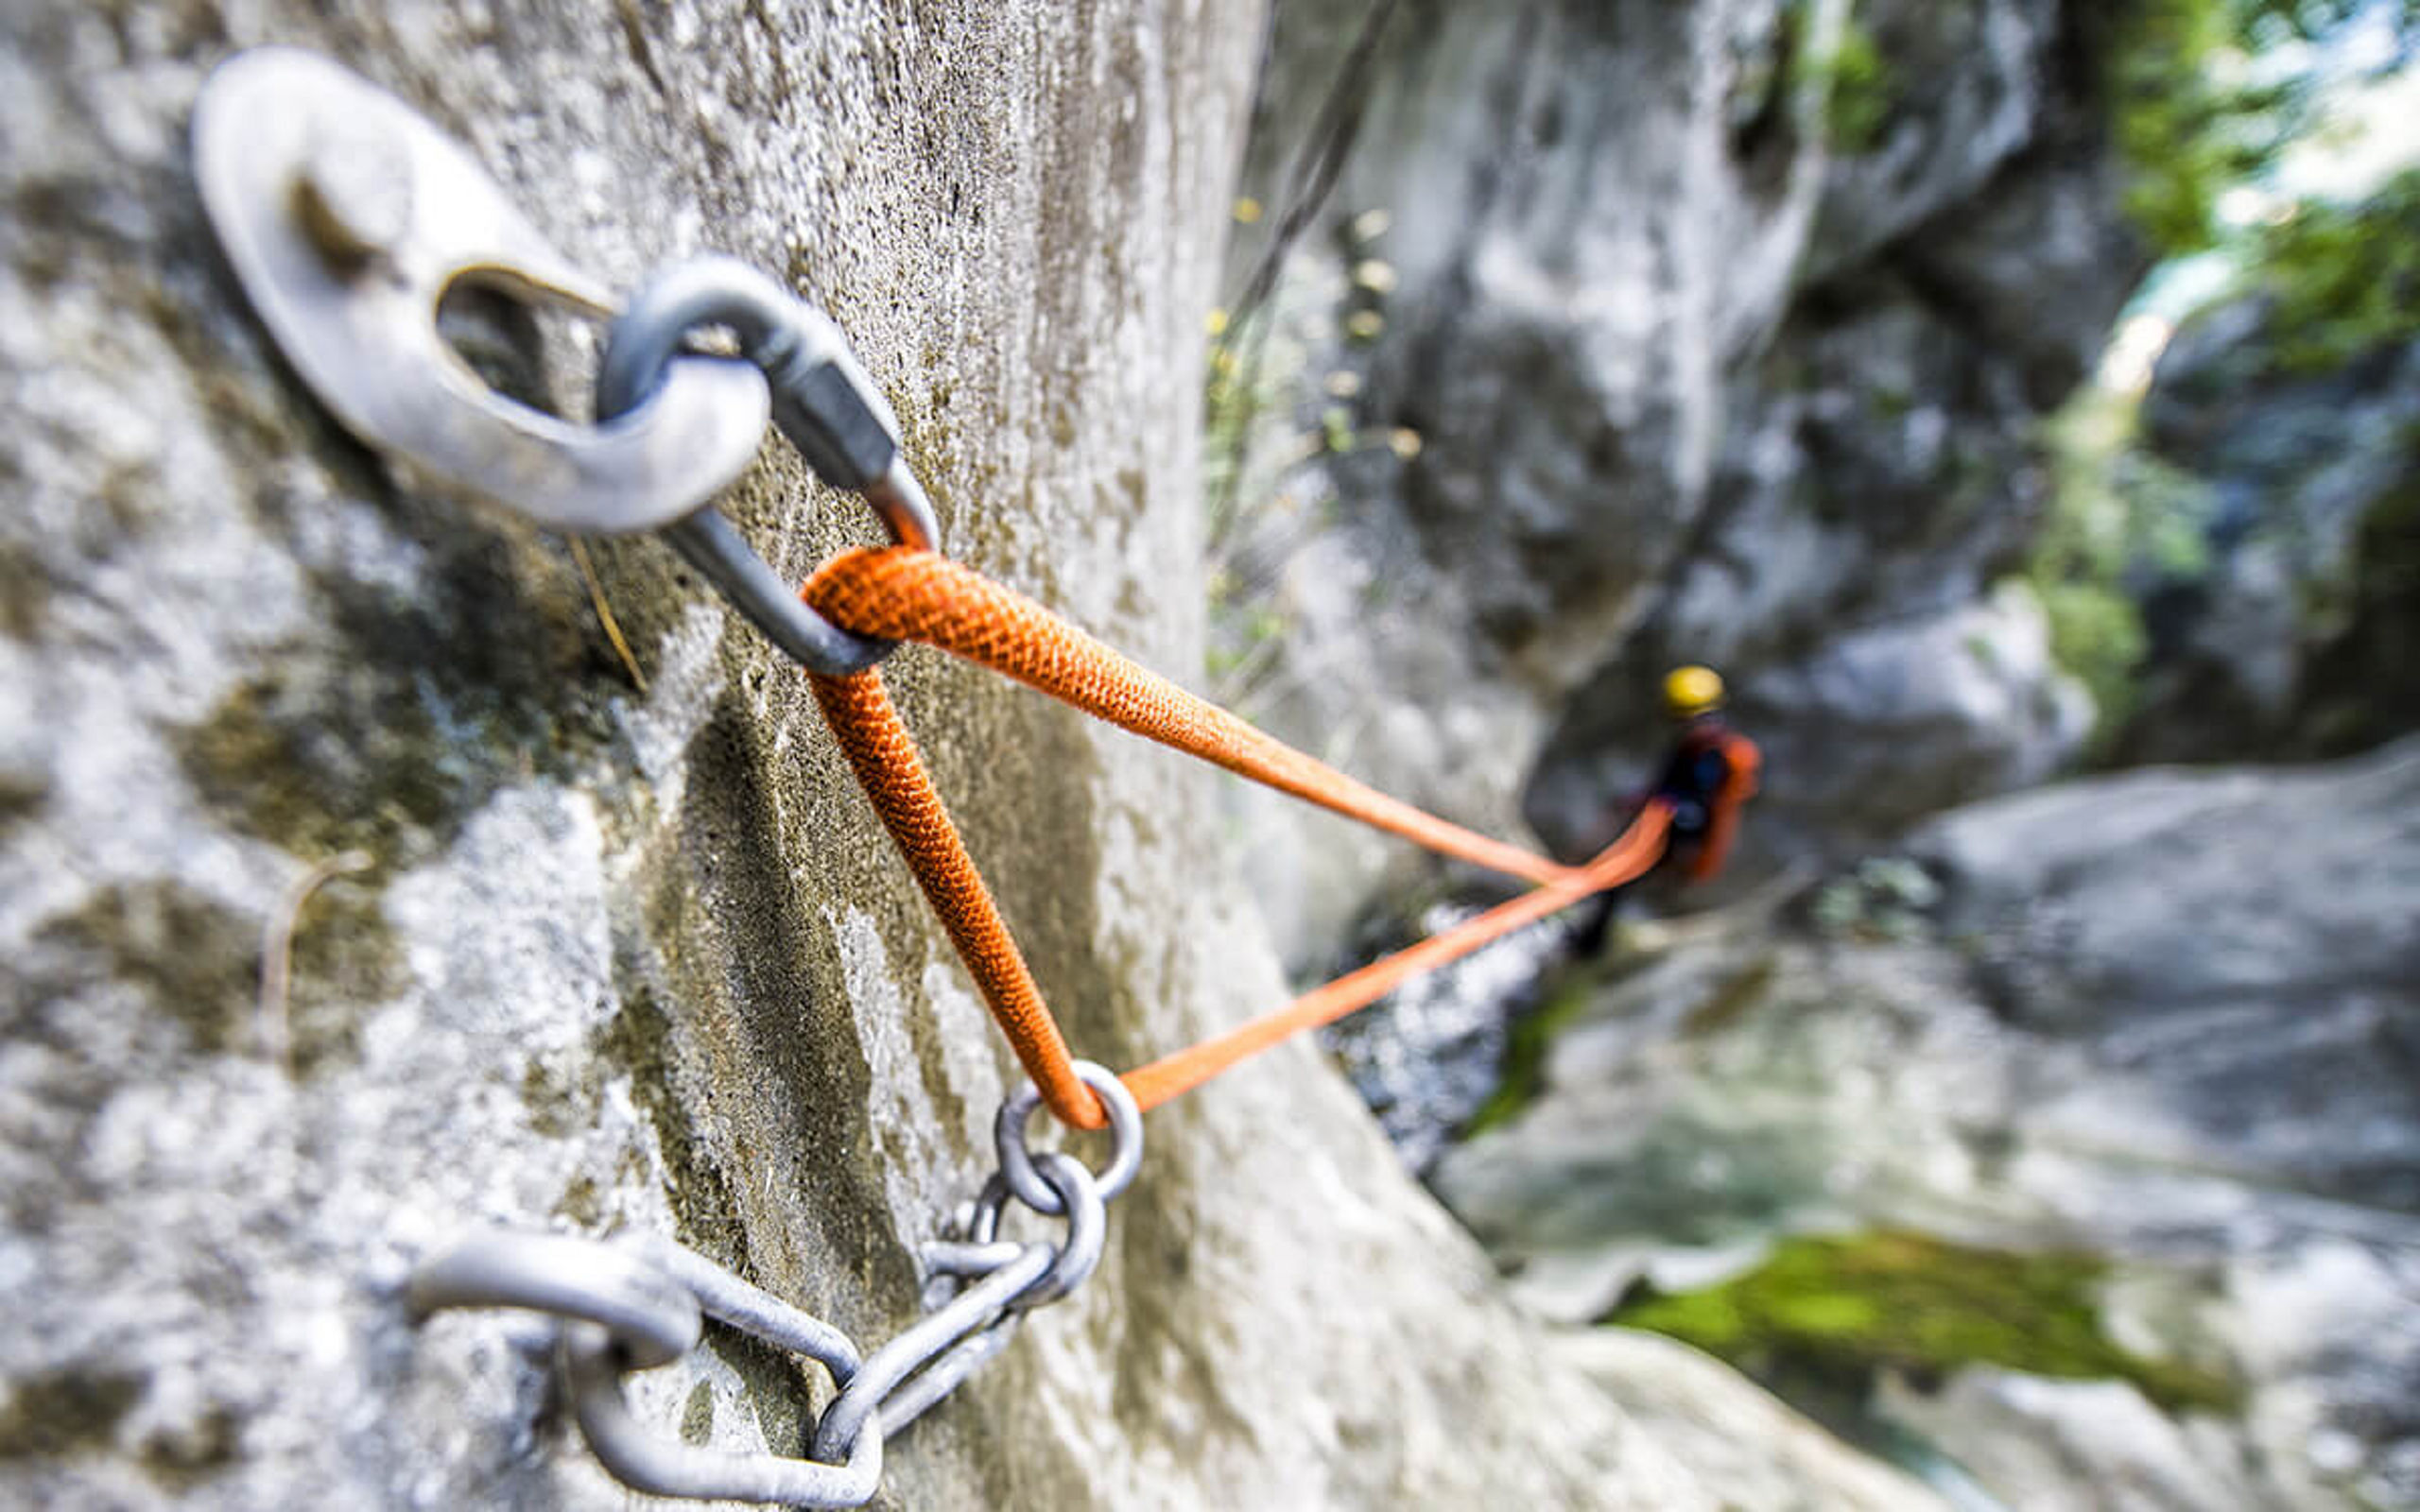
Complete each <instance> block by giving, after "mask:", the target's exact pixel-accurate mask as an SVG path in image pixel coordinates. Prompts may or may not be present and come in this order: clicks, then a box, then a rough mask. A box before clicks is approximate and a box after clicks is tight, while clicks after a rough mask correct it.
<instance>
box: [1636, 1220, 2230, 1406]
mask: <svg viewBox="0 0 2420 1512" xmlns="http://www.w3.org/2000/svg"><path fill="white" fill-rule="evenodd" d="M2107 1271H2108V1266H2107V1263H2105V1262H2103V1261H2101V1260H2100V1259H2097V1258H2095V1257H2092V1256H2088V1255H2079V1254H2064V1253H2057V1252H2045V1253H2031V1254H2016V1253H2008V1252H2004V1251H1998V1250H1989V1249H1977V1248H1970V1247H1967V1246H1961V1245H1954V1244H1949V1243H1946V1242H1945V1241H1943V1240H1939V1239H1933V1238H1929V1237H1927V1236H1925V1235H1921V1234H1913V1233H1902V1232H1892V1231H1887V1230H1877V1231H1874V1232H1868V1233H1862V1234H1856V1235H1851V1236H1847V1237H1841V1238H1796V1239H1788V1240H1784V1241H1782V1242H1781V1243H1780V1244H1779V1245H1777V1246H1774V1248H1773V1250H1772V1254H1771V1255H1770V1256H1769V1257H1768V1258H1767V1259H1766V1261H1765V1263H1763V1264H1761V1265H1759V1266H1757V1267H1756V1268H1755V1270H1752V1271H1749V1272H1748V1273H1746V1274H1745V1275H1742V1276H1739V1277H1737V1278H1735V1279H1733V1280H1728V1281H1725V1282H1723V1283H1722V1284H1721V1285H1720V1286H1714V1287H1710V1288H1708V1289H1706V1290H1704V1291H1701V1292H1692V1293H1687V1294H1684V1295H1679V1296H1659V1295H1654V1294H1652V1293H1649V1294H1647V1295H1644V1296H1638V1297H1633V1298H1632V1299H1630V1300H1627V1301H1625V1302H1624V1303H1623V1304H1622V1305H1621V1306H1620V1307H1617V1308H1616V1309H1615V1310H1614V1312H1613V1313H1612V1314H1608V1315H1607V1317H1606V1318H1605V1319H1604V1320H1603V1321H1605V1322H1609V1323H1617V1324H1620V1325H1622V1326H1623V1327H1626V1328H1636V1329H1646V1330H1650V1331H1651V1332H1657V1333H1664V1334H1668V1335H1670V1336H1671V1337H1673V1338H1676V1339H1680V1340H1682V1341H1684V1342H1685V1343H1688V1344H1693V1345H1695V1346H1697V1347H1698V1348H1699V1349H1704V1350H1705V1351H1707V1352H1708V1353H1710V1354H1714V1355H1718V1356H1720V1357H1721V1358H1722V1359H1724V1360H1728V1361H1730V1362H1731V1363H1732V1364H1734V1365H1736V1366H1739V1367H1740V1368H1741V1369H1743V1370H1745V1371H1747V1372H1748V1373H1749V1374H1751V1375H1754V1376H1755V1377H1757V1378H1758V1379H1760V1380H1762V1381H1765V1382H1766V1383H1776V1382H1784V1381H1788V1382H1813V1383H1818V1384H1820V1385H1822V1386H1825V1387H1829V1388H1831V1389H1834V1390H1836V1391H1843V1392H1852V1393H1855V1394H1858V1395H1860V1396H1861V1395H1862V1394H1863V1391H1864V1388H1865V1387H1866V1386H1867V1385H1868V1384H1869V1383H1871V1382H1872V1381H1873V1380H1874V1379H1875V1378H1876V1376H1877V1375H1879V1374H1881V1373H1882V1372H1884V1371H1886V1370H1887V1371H1893V1372H1895V1373H1897V1374H1900V1375H1902V1376H1905V1377H1908V1378H1909V1379H1910V1380H1912V1381H1914V1382H1916V1383H1927V1382H1935V1381H1939V1380H1942V1379H1944V1378H1945V1377H1946V1376H1948V1375H1949V1374H1951V1373H1952V1372H1954V1371H1956V1370H1958V1369H1959V1368H1961V1367H1962V1366H1976V1365H1991V1366H2000V1367H2002V1368H2005V1369H2010V1370H2019V1371H2024V1372H2026V1373H2028V1374H2031V1375H2041V1376H2053V1377H2062V1378H2067V1379H2076V1380H2110V1379H2115V1380H2122V1381H2128V1382H2132V1383H2134V1384H2135V1386H2136V1387H2137V1388H2138V1389H2139V1390H2141V1392H2142V1393H2143V1395H2144V1396H2146V1397H2148V1398H2149V1399H2151V1400H2152V1401H2154V1402H2156V1403H2158V1404H2159V1405H2160V1406H2162V1407H2164V1408H2167V1409H2168V1410H2169V1411H2172V1412H2174V1411H2186V1410H2198V1411H2212V1412H2232V1411H2234V1410H2235V1409H2236V1407H2237V1406H2238V1398H2239V1391H2238V1387H2237V1385H2236V1384H2235V1383H2233V1382H2231V1381H2227V1380H2225V1379H2222V1378H2221V1377H2219V1376H2216V1375H2214V1374H2211V1373H2210V1372H2208V1371H2205V1370H2202V1369H2197V1368H2194V1367H2192V1366H2183V1365H2177V1364H2173V1363H2170V1362H2166V1361H2157V1360H2147V1359H2145V1358H2143V1357H2141V1356H2140V1355H2136V1354H2133V1353H2131V1352H2129V1351H2127V1350H2125V1349H2120V1348H2119V1347H2118V1345H2117V1344H2115V1343H2114V1342H2112V1341H2111V1340H2110V1338H2109V1336H2108V1334H2107V1333H2106V1332H2104V1331H2103V1330H2102V1327H2101V1323H2100V1307H2099V1303H2098V1301H2097V1298H2096V1294H2097V1292H2098V1289H2099V1286H2100V1281H2101V1280H2102V1279H2103V1277H2104V1276H2105V1275H2106V1274H2107Z"/></svg>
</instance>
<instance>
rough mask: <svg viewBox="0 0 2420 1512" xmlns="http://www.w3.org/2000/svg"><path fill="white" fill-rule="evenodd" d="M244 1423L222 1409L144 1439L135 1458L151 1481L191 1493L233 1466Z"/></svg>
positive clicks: (210, 1411) (204, 1413) (227, 1410)
mask: <svg viewBox="0 0 2420 1512" xmlns="http://www.w3.org/2000/svg"><path fill="white" fill-rule="evenodd" d="M242 1441H243V1423H242V1422H241V1420H240V1419H238V1418H237V1417H236V1416H235V1414H234V1413H233V1411H231V1410H230V1409H228V1408H226V1407H224V1406H214V1407H211V1408H209V1409H207V1410H206V1411H204V1412H203V1413H202V1414H201V1415H200V1416H199V1417H196V1418H195V1419H194V1420H193V1421H192V1422H190V1423H186V1424H183V1425H181V1426H179V1427H176V1428H173V1429H164V1430H161V1431H159V1432H155V1433H152V1434H149V1435H146V1436H145V1437H144V1440H143V1443H142V1445H141V1447H140V1449H139V1450H138V1451H137V1457H138V1458H139V1459H140V1460H141V1462H142V1465H143V1469H144V1470H145V1472H146V1473H147V1474H148V1475H149V1476H150V1477H151V1479H152V1480H153V1481H154V1482H156V1483H157V1484H159V1485H160V1486H164V1487H165V1488H167V1489H168V1490H171V1491H184V1490H190V1489H191V1488H193V1487H194V1486H198V1485H199V1484H200V1483H201V1482H203V1481H205V1480H207V1479H209V1478H210V1477H211V1476H213V1475H216V1473H218V1472H219V1471H220V1470H223V1469H226V1468H227V1467H228V1466H230V1465H233V1463H235V1456H236V1452H237V1450H238V1448H239V1447H240V1446H241V1444H242Z"/></svg>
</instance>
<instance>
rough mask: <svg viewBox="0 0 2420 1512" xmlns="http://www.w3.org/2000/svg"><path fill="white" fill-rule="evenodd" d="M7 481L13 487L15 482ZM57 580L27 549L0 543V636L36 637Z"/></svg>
mask: <svg viewBox="0 0 2420 1512" xmlns="http://www.w3.org/2000/svg"><path fill="white" fill-rule="evenodd" d="M17 481H18V480H14V479H10V480H9V482H10V483H11V484H12V485H14V484H15V483H16V482H17ZM12 491H13V488H12ZM57 581H58V580H57V578H56V577H55V576H53V575H52V574H51V572H50V571H49V569H47V568H46V567H44V566H43V561H42V558H40V557H38V556H36V555H35V554H34V552H33V550H32V549H31V548H30V547H27V546H26V545H23V544H21V543H20V542H17V541H0V635H6V636H7V637H9V639H10V640H12V641H30V640H33V639H34V638H35V637H36V636H39V635H40V634H41V633H42V628H43V624H44V622H45V621H47V620H48V618H49V610H50V601H51V596H52V595H53V594H54V593H56V592H57V591H58V588H57Z"/></svg>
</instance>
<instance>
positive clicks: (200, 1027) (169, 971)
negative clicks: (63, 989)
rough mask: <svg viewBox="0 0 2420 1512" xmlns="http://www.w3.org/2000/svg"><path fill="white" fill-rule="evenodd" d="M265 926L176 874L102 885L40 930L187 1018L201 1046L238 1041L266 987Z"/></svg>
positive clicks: (221, 1048) (223, 1047)
mask: <svg viewBox="0 0 2420 1512" xmlns="http://www.w3.org/2000/svg"><path fill="white" fill-rule="evenodd" d="M260 936H261V932H260V926H259V925H258V924H257V923H255V922H253V921H252V920H251V919H247V918H245V917H244V916H243V915H241V914H238V913H236V912H235V911H234V910H233V909H231V908H229V907H227V906H226V905H224V904H222V903H220V902H217V901H216V899H213V898H211V897H209V896H208V895H206V894H203V893H200V892H198V891H196V890H194V889H193V888H191V887H188V886H186V885H183V884H182V883H179V882H176V881H174V880H169V879H163V880H160V881H154V882H146V883H137V884H128V885H116V886H110V887H104V888H102V889H100V890H99V891H98V892H95V893H94V894H93V896H92V897H91V899H89V900H88V901H87V902H85V903H84V905H83V906H82V907H80V908H78V909H76V910H75V911H74V912H72V913H68V914H63V915H61V916H60V917H58V918H56V919H51V920H49V921H48V922H47V923H45V924H44V925H43V928H42V931H41V938H42V939H43V941H44V942H45V943H49V944H55V945H61V946H64V947H66V948H68V949H70V950H72V951H76V952H78V953H81V954H86V955H88V956H90V957H91V958H92V959H93V960H94V961H95V964H96V965H97V966H98V968H99V969H100V971H104V972H106V973H107V974H108V975H109V976H111V977H112V978H113V979H115V980H117V981H120V982H123V983H126V984H128V985H129V986H130V987H132V988H135V989H136V990H138V991H139V992H140V993H141V994H142V995H143V997H144V999H145V1000H146V1001H147V1002H148V1003H149V1004H150V1005H152V1006H153V1007H154V1008H156V1009H157V1010H158V1011H160V1012H161V1013H163V1014H165V1015H166V1016H168V1017H169V1018H171V1019H174V1020H175V1021H176V1022H179V1023H181V1024H182V1025H183V1026H184V1028H185V1031H186V1033H187V1034H188V1035H189V1036H190V1037H191V1040H192V1043H193V1044H194V1046H195V1048H197V1049H199V1050H202V1051H205V1052H208V1053H212V1054H217V1053H221V1052H225V1051H229V1050H233V1049H236V1048H238V1047H239V1046H240V1045H241V1044H242V1042H243V1040H244V1030H245V1025H246V1024H247V1023H248V1022H250V1021H251V1013H252V1007H253V1005H254V1004H255V1003H256V1002H257V1001H258V999H259V994H260V972H261V957H260Z"/></svg>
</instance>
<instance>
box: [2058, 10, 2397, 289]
mask: <svg viewBox="0 0 2420 1512" xmlns="http://www.w3.org/2000/svg"><path fill="white" fill-rule="evenodd" d="M2370 10H2377V11H2378V13H2379V14H2381V15H2385V16H2386V19H2387V20H2388V21H2389V22H2390V24H2391V25H2392V26H2394V33H2395V36H2396V39H2397V42H2398V46H2397V48H2396V56H2395V58H2394V60H2393V62H2392V63H2390V64H2389V65H2388V66H2390V67H2393V66H2399V65H2400V64H2401V63H2402V62H2404V61H2406V60H2408V58H2409V56H2410V54H2411V52H2412V50H2413V49H2414V47H2415V45H2420V0H2400V3H2399V4H2398V5H2396V6H2395V7H2394V8H2393V9H2392V11H2391V12H2389V11H2387V10H2385V9H2381V8H2377V7H2375V6H2373V5H2371V4H2369V3H2368V0H2137V3H2136V4H2135V5H2132V6H2130V7H2127V8H2125V9H2123V10H2122V11H2120V12H2118V14H2117V16H2116V18H2115V19H2113V20H2111V21H2110V22H2109V23H2108V25H2109V27H2110V30H2109V32H2108V35H2107V39H2106V46H2107V54H2106V56H2107V58H2108V63H2107V73H2106V76H2105V81H2106V87H2107V90H2108V93H2109V97H2110V102H2111V113H2112V124H2113V128H2114V129H2115V131H2116V134H2117V140H2118V148H2119V151H2120V152H2121V154H2122V155H2123V156H2124V158H2125V160H2126V165H2127V170H2128V183H2127V188H2126V209H2127V212H2128V214H2129V215H2131V217H2132V218H2133V219H2134V221H2135V225H2136V227H2137V228H2138V229H2140V230H2141V231H2142V232H2143V234H2144V235H2145V236H2146V237H2148V238H2149V239H2150V241H2151V243H2152V249H2153V250H2154V251H2156V252H2158V253H2159V254H2160V255H2162V256H2170V257H2173V256H2182V255H2185V254H2187V253H2191V252H2196V251H2201V250H2204V249H2207V248H2209V247H2212V246H2215V245H2217V244H2218V243H2219V242H2220V240H2221V238H2222V234H2223V229H2222V228H2221V225H2220V224H2219V219H2218V204H2219V198H2220V197H2221V195H2222V194H2224V193H2225V192H2226V191H2227V190H2228V189H2230V188H2233V187H2235V186H2236V185H2238V184H2240V183H2244V182H2247V181H2249V180H2253V179H2256V178H2257V177H2258V176H2259V175H2260V174H2262V173H2263V172H2264V171H2265V170H2267V169H2268V167H2269V166H2270V165H2271V164H2272V163H2274V162H2275V161H2276V158H2277V155H2278V153H2279V152H2280V151H2282V150H2283V149H2284V148H2285V147H2286V146H2288V145H2289V144H2290V143H2291V142H2293V141H2295V140H2296V139H2297V138H2299V137H2301V136H2302V135H2304V134H2305V133H2307V132H2308V131H2309V130H2310V129H2312V128H2313V126H2314V125H2315V124H2316V122H2317V120H2318V112H2317V109H2316V96H2315V94H2314V90H2315V85H2316V81H2315V79H2314V77H2311V76H2310V75H2309V74H2308V73H2305V74H2303V75H2300V76H2291V75H2287V76H2279V75H2276V74H2275V73H2274V72H2273V71H2271V72H2269V73H2266V74H2264V71H2263V70H2260V69H2258V68H2256V67H2254V66H2253V60H2254V59H2255V57H2256V55H2258V54H2260V53H2262V52H2266V51H2268V50H2270V49H2273V48H2275V47H2277V46H2279V45H2281V44H2283V43H2313V42H2322V41H2324V40H2325V39H2326V38H2327V37H2328V36H2329V35H2330V34H2331V33H2333V32H2335V31H2336V30H2337V29H2338V28H2340V27H2342V26H2345V25H2346V24H2347V23H2348V22H2350V21H2351V20H2352V19H2353V18H2354V17H2356V16H2358V15H2360V14H2362V13H2363V12H2365V11H2370Z"/></svg>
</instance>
